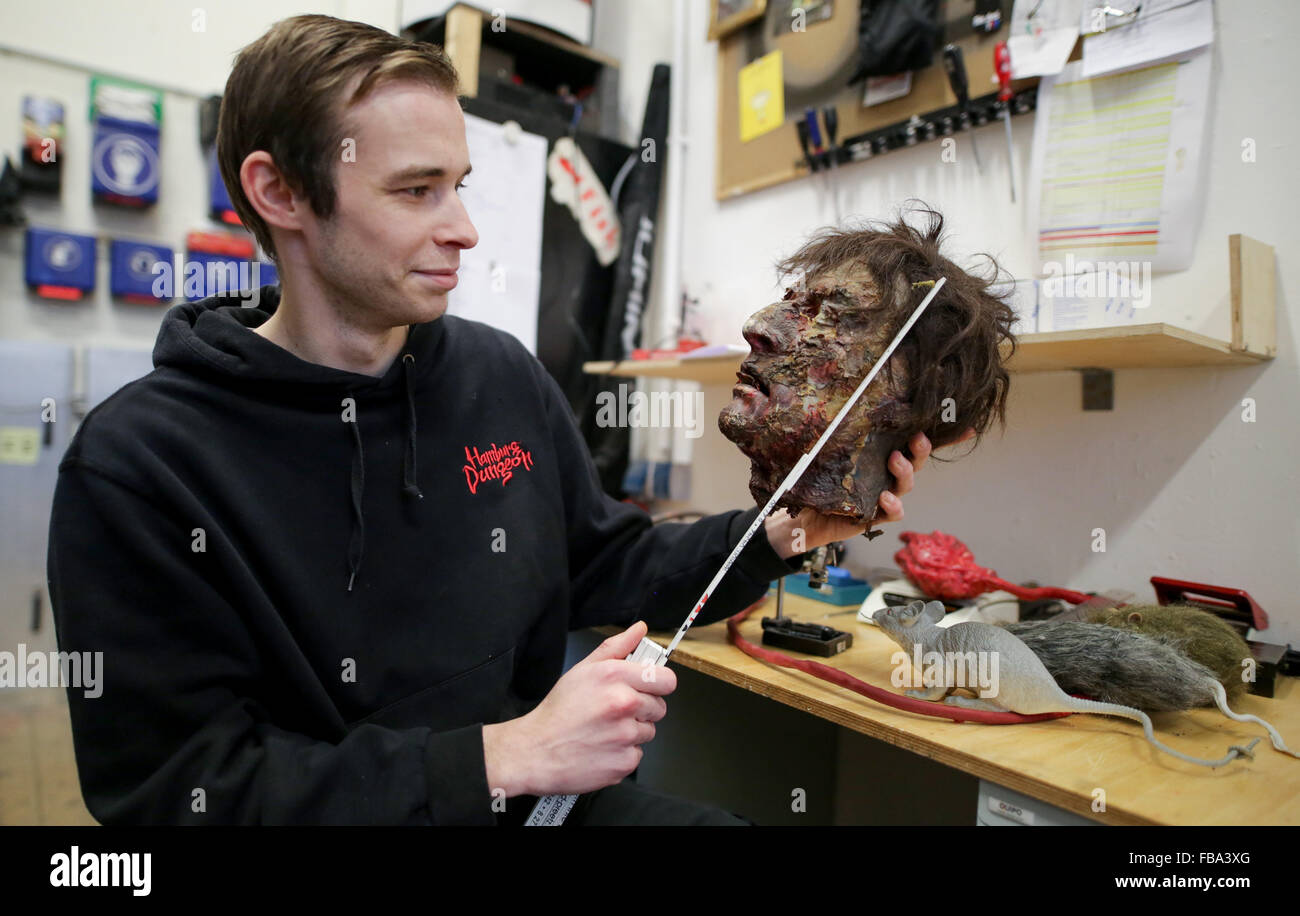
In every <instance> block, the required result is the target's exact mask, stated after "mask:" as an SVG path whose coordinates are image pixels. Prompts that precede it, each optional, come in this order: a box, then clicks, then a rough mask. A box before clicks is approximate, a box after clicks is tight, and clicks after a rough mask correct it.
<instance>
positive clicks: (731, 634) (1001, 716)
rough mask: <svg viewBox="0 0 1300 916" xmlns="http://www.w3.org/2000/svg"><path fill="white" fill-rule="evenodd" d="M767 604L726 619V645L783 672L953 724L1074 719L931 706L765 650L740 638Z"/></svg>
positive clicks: (827, 667)
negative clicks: (743, 627)
mask: <svg viewBox="0 0 1300 916" xmlns="http://www.w3.org/2000/svg"><path fill="white" fill-rule="evenodd" d="M766 601H767V599H766V598H760V599H759V600H758V601H755V602H754V603H753V604H751V605H750V606H749V607H747V608H745V609H744V610H743V611H741V612H740V613H739V614H736V615H735V616H733V617H728V618H727V641H728V642H730V643H731V644H732V645H734V646H735V647H736V648H737V649H739V650H740V651H741V652H744V653H745V654H746V655H748V656H750V657H751V658H756V659H758V660H759V661H763V662H770V663H771V664H773V665H780V666H781V667H783V668H796V669H798V670H799V671H803V672H805V673H806V674H811V675H812V676H813V677H816V678H821V679H822V680H823V681H829V682H830V683H832V684H836V685H838V686H840V687H847V688H848V689H849V690H852V691H853V692H854V693H860V694H862V695H863V696H864V697H867V698H868V699H871V700H875V701H876V702H877V703H881V704H883V705H885V706H891V707H893V708H894V709H901V710H903V711H904V712H915V713H919V714H920V715H923V716H933V717H934V718H936V719H951V720H952V721H954V722H982V723H984V724H985V725H1023V724H1025V723H1027V722H1042V721H1044V720H1046V719H1062V718H1064V717H1065V716H1068V715H1071V714H1070V713H1068V712H1044V713H1038V714H1036V715H1032V716H1026V715H1021V714H1020V713H1018V712H988V711H986V710H983V709H962V708H961V707H960V706H949V705H947V704H945V703H932V702H930V701H929V700H917V699H914V698H912V697H907V696H901V695H899V694H897V693H892V692H890V691H888V690H885V689H884V688H881V687H876V686H874V685H872V684H868V683H867V682H866V681H860V680H858V679H857V678H855V677H854V676H853V675H851V674H847V673H845V672H843V671H841V670H839V669H838V668H832V667H831V666H830V665H823V664H821V663H820V662H810V661H807V660H805V659H801V658H791V657H790V656H788V655H785V654H783V653H781V652H775V651H773V650H772V649H764V648H762V647H760V646H756V645H754V644H753V643H752V642H750V641H749V640H747V639H745V637H743V636H741V635H740V624H741V622H742V621H743V620H745V619H746V618H747V617H749V615H750V614H752V613H753V612H754V611H755V610H757V609H758V608H759V607H760V606H762V605H763V604H764V603H766Z"/></svg>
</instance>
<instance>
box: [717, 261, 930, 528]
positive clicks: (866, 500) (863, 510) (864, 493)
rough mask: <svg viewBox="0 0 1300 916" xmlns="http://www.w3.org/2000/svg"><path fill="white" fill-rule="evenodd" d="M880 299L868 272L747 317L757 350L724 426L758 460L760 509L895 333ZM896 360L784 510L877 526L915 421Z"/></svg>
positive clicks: (809, 289) (754, 479)
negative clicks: (893, 466)
mask: <svg viewBox="0 0 1300 916" xmlns="http://www.w3.org/2000/svg"><path fill="white" fill-rule="evenodd" d="M880 299H881V296H880V292H879V289H878V288H877V287H876V286H875V285H874V283H872V282H871V281H870V280H869V279H865V280H864V278H863V277H862V275H861V273H860V271H859V272H857V273H856V274H855V275H853V276H848V275H839V276H836V275H827V276H823V277H820V278H818V279H817V280H815V281H812V282H809V283H807V284H806V285H805V286H804V287H803V288H802V289H797V290H796V289H789V290H786V294H785V297H784V299H782V301H780V302H777V303H774V304H772V305H769V306H768V307H767V308H764V309H762V310H760V311H758V312H756V313H755V314H754V315H752V316H750V318H749V320H748V321H747V322H745V327H744V330H743V334H744V337H745V340H746V341H747V342H748V343H749V346H750V351H751V352H750V355H749V356H748V357H747V358H746V359H745V361H744V362H743V363H742V364H741V368H740V371H739V372H738V373H737V376H736V377H737V384H736V386H735V388H734V389H733V390H732V396H733V399H732V401H731V403H730V404H728V405H727V406H726V407H725V408H724V409H723V411H722V413H721V414H720V415H719V417H718V426H719V428H720V429H721V430H722V434H723V435H724V436H726V437H727V438H728V439H730V440H731V441H732V442H734V443H735V444H736V445H737V446H739V447H740V450H741V451H742V452H743V453H744V454H745V455H746V456H747V457H748V458H749V459H750V465H751V474H750V481H749V492H750V494H751V495H752V496H753V497H754V500H755V502H756V503H758V504H759V505H766V504H767V501H768V500H769V499H770V498H771V496H772V494H773V493H774V492H775V491H776V488H777V487H778V486H780V484H781V481H782V480H784V479H785V476H786V474H788V473H789V472H790V469H791V468H792V467H794V465H795V462H797V461H798V460H799V458H800V456H802V455H803V454H804V453H805V452H807V451H808V449H810V448H811V447H812V445H813V444H814V443H815V442H816V441H817V438H818V437H819V436H821V434H822V433H823V432H825V431H826V427H827V426H829V425H830V421H831V420H832V419H834V417H835V415H836V414H837V413H838V412H839V410H840V408H841V407H843V405H844V404H845V402H846V401H848V399H849V397H850V396H851V395H852V394H853V391H854V389H856V388H857V386H858V384H859V383H860V382H861V381H862V379H863V378H865V377H866V375H867V373H868V372H869V371H870V370H871V367H872V366H873V365H875V362H876V360H877V359H878V358H879V356H880V354H881V353H883V352H884V350H885V348H886V347H887V346H889V342H890V341H891V340H892V339H893V335H894V334H896V333H897V328H896V327H894V326H893V322H891V321H890V320H888V319H889V318H892V316H890V315H888V314H887V313H886V311H885V310H884V309H883V308H882V305H881V301H880ZM891 364H892V365H890V366H889V367H887V368H886V369H882V370H881V371H880V372H879V373H877V375H876V377H875V378H874V379H873V380H872V382H871V384H870V385H869V386H868V387H867V390H866V391H864V392H863V393H862V397H861V398H859V399H858V402H857V404H855V405H854V407H853V411H852V413H851V414H850V415H849V416H847V417H845V419H844V420H843V422H841V423H840V425H839V427H838V428H837V429H836V431H835V434H834V436H832V438H831V440H830V441H829V442H827V443H826V445H825V447H824V448H823V449H822V450H821V452H820V453H819V455H818V457H817V459H816V460H815V461H814V462H813V463H812V465H811V466H810V467H809V468H808V469H807V470H806V471H804V474H803V477H802V478H801V479H800V481H799V483H797V484H796V485H795V486H794V488H793V489H791V490H790V491H789V492H787V493H786V494H785V495H784V496H783V497H782V498H781V500H780V502H779V503H778V504H777V505H778V506H787V507H789V508H790V510H791V511H792V512H795V511H798V510H799V509H800V508H803V507H805V506H809V507H812V508H813V509H816V510H817V511H818V512H820V513H822V514H824V515H835V516H840V517H843V518H847V519H851V520H853V521H854V522H857V523H863V524H867V525H868V527H870V522H871V519H872V518H874V517H875V514H876V507H877V505H878V502H879V499H880V494H881V492H882V491H884V490H885V489H888V488H889V487H890V486H892V485H893V483H894V479H893V476H892V475H891V474H890V473H889V469H888V467H887V461H888V459H889V456H890V454H891V453H892V452H893V451H894V449H899V450H900V451H903V450H905V448H906V440H907V430H906V425H907V421H908V420H909V418H910V414H909V407H908V404H907V403H906V401H905V400H903V399H902V396H901V394H900V393H905V392H906V391H907V379H906V377H905V372H904V368H903V364H902V362H901V360H899V359H898V357H897V356H895V357H893V358H892V359H891ZM877 533H878V532H877ZM868 536H869V537H870V536H872V535H871V534H868Z"/></svg>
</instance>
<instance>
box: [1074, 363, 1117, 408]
mask: <svg viewBox="0 0 1300 916" xmlns="http://www.w3.org/2000/svg"><path fill="white" fill-rule="evenodd" d="M1078 372H1079V373H1080V374H1081V376H1082V378H1083V409H1084V410H1114V409H1115V372H1114V370H1113V369H1094V368H1091V367H1088V368H1080V369H1079V370H1078Z"/></svg>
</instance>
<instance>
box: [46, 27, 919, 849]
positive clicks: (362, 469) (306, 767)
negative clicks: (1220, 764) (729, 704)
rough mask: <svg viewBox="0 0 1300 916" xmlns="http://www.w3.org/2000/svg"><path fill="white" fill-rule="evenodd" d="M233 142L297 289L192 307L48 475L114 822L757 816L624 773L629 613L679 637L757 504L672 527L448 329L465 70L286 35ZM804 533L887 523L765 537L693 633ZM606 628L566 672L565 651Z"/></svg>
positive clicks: (472, 340)
mask: <svg viewBox="0 0 1300 916" xmlns="http://www.w3.org/2000/svg"><path fill="white" fill-rule="evenodd" d="M218 158H219V161H220V164H221V169H222V176H223V178H224V179H225V183H226V186H227V187H228V188H229V189H230V192H231V197H232V200H233V202H234V205H235V208H236V210H237V211H238V212H239V215H240V217H241V219H242V220H243V222H244V224H245V225H246V226H247V227H248V228H249V229H250V230H251V231H252V232H253V234H254V235H255V236H256V237H257V239H258V241H259V242H260V243H261V245H262V247H263V248H264V249H265V250H266V251H267V253H268V254H270V255H271V256H272V257H273V258H274V259H275V261H276V263H277V265H278V267H279V272H280V277H281V286H280V289H279V290H276V289H274V288H270V287H268V288H265V289H263V290H262V291H261V294H260V298H261V302H260V304H259V306H258V307H256V308H240V307H238V306H237V305H230V304H228V302H229V300H226V301H225V302H223V300H221V299H215V298H214V299H208V300H205V301H203V302H200V303H197V304H185V305H178V306H176V307H174V308H173V309H171V310H170V311H169V312H168V314H167V315H166V317H165V319H164V321H163V326H162V329H161V331H160V333H159V335H158V341H157V345H156V347H155V351H154V362H155V365H156V367H157V368H156V369H155V371H154V372H152V373H151V374H150V375H148V376H146V377H145V378H143V379H141V380H139V381H137V382H135V383H133V384H131V385H128V386H126V387H125V388H123V389H122V390H121V391H120V392H118V393H117V394H116V395H115V396H113V397H112V398H110V399H109V400H108V401H106V402H105V403H104V404H102V405H101V406H100V407H99V408H97V409H96V410H95V411H93V412H92V413H91V414H90V415H89V416H88V417H87V418H86V419H85V421H84V422H83V424H82V426H81V429H80V430H79V432H78V434H77V436H76V438H75V440H74V442H73V443H72V444H71V446H70V447H69V450H68V454H67V456H66V458H65V459H64V461H63V463H62V465H61V467H60V476H59V483H58V488H57V492H56V495H55V504H54V511H53V515H52V519H51V531H50V553H49V577H50V589H51V595H52V597H53V602H54V611H55V616H56V623H57V627H58V635H59V641H60V645H61V648H62V649H63V650H65V651H72V650H93V651H103V652H104V656H103V658H104V662H103V683H104V687H103V692H102V696H101V697H99V698H97V699H93V700H91V699H86V698H84V697H83V696H81V694H80V692H78V691H69V701H70V704H71V712H72V723H73V735H74V739H75V746H76V752H77V762H78V769H79V773H80V779H81V785H82V791H83V795H84V797H85V800H86V804H87V806H88V807H89V809H90V811H91V813H92V814H94V815H95V817H96V818H97V819H99V820H100V821H102V822H104V823H109V824H119V823H198V824H201V823H386V824H493V823H519V822H520V821H522V819H523V818H524V817H525V816H526V815H527V813H528V811H529V809H530V808H531V806H532V803H533V800H534V798H535V797H536V796H541V795H546V794H551V793H594V794H589V795H588V796H586V801H585V802H583V803H582V804H581V805H580V808H579V809H577V810H575V812H574V815H573V819H574V821H575V822H578V823H583V822H586V823H595V822H611V821H613V822H620V821H621V822H627V821H629V820H631V821H642V822H646V821H687V822H710V823H725V822H731V823H736V822H737V821H736V820H735V819H734V818H730V817H729V816H727V815H725V813H724V812H721V811H717V810H716V809H706V808H701V807H699V806H691V805H687V804H686V803H684V802H677V801H675V800H672V799H667V798H666V797H660V796H656V795H654V794H652V793H646V792H644V791H643V790H640V789H638V788H636V787H635V786H634V785H631V784H626V783H625V784H620V780H623V779H624V777H626V776H627V775H628V774H629V773H631V772H632V771H633V770H634V769H635V768H636V766H637V764H638V762H639V761H640V759H641V745H643V744H644V743H645V742H647V741H649V740H651V739H652V738H653V737H654V733H655V726H654V723H655V722H657V721H658V720H659V719H661V718H662V717H663V716H664V714H665V711H666V705H665V701H664V699H663V697H664V696H666V695H668V694H670V693H672V691H673V689H674V688H675V686H676V678H675V675H674V674H673V672H672V671H671V670H670V669H657V670H656V674H655V677H654V678H653V679H652V680H649V681H647V680H645V679H643V678H642V669H641V668H640V666H638V665H637V664H636V663H633V662H628V661H625V660H624V656H626V655H627V653H629V652H630V651H631V650H632V649H633V648H635V646H636V645H637V643H638V641H639V640H640V637H641V635H642V634H643V633H644V632H645V631H646V626H645V623H642V622H641V621H646V622H648V623H649V624H651V625H652V626H653V627H656V628H673V627H675V626H676V625H678V624H679V623H680V621H681V620H682V618H683V617H684V616H685V614H686V613H687V612H688V611H689V610H690V608H691V606H692V604H693V602H694V601H695V600H696V598H698V596H699V594H700V592H701V591H702V590H703V588H704V586H705V585H706V584H707V582H708V579H709V578H710V577H711V576H712V574H713V573H714V572H715V571H716V570H717V568H718V567H719V565H720V564H721V563H722V561H723V559H724V558H725V557H726V555H727V554H728V553H729V552H730V550H731V549H732V547H733V546H734V545H735V544H736V543H737V542H738V540H739V538H740V536H741V534H742V533H743V532H744V530H745V529H746V528H747V527H748V525H749V524H750V523H751V522H752V521H753V519H754V518H755V516H756V513H757V511H758V510H757V509H755V508H751V509H749V510H746V511H734V512H728V513H723V514H721V515H716V516H711V517H709V518H706V519H703V520H701V521H699V522H697V523H696V524H693V525H663V526H657V527H653V528H652V527H651V525H650V521H649V518H648V517H647V515H646V514H645V513H644V512H642V511H641V510H639V509H637V508H635V507H633V506H630V505H626V504H622V503H619V502H617V501H615V500H613V499H611V498H609V497H608V496H606V495H605V494H603V493H602V492H601V491H600V488H599V485H598V482H597V477H596V473H595V469H594V466H593V464H592V462H591V458H590V455H589V453H588V452H587V450H586V448H585V445H584V443H583V442H582V440H581V438H580V436H579V433H578V432H577V430H576V427H575V425H574V422H573V418H572V415H571V413H570V411H569V409H568V406H567V403H566V401H565V400H564V398H563V396H562V395H561V393H560V391H559V388H558V386H557V385H556V384H555V383H554V382H553V381H552V380H551V378H550V377H549V376H548V375H547V374H546V372H545V371H544V370H543V368H542V367H541V365H540V363H538V362H537V360H536V359H535V358H533V357H532V356H531V355H530V354H529V353H528V352H527V351H526V350H525V349H524V348H523V346H522V345H520V344H519V343H518V342H517V341H516V340H515V339H514V338H512V337H510V336H509V335H506V334H504V333H501V332H498V331H496V330H493V329H491V328H489V327H488V326H486V325H483V324H479V323H476V322H472V321H465V320H460V319H457V318H455V317H453V316H445V315H444V314H443V313H444V311H445V309H446V295H447V291H448V290H449V289H451V288H452V287H454V286H455V283H456V279H455V271H456V269H457V266H458V264H459V255H460V252H461V250H463V249H466V248H471V247H473V246H474V244H475V243H476V241H477V236H476V234H475V231H474V227H473V225H472V224H471V222H470V219H469V216H468V214H467V213H466V211H465V209H464V207H463V206H462V205H461V203H460V200H459V198H458V196H457V193H456V191H457V188H458V186H459V185H460V183H461V182H462V180H463V179H464V178H465V177H466V176H467V175H469V173H470V163H469V159H468V150H467V148H466V142H465V127H464V118H463V115H462V113H461V110H460V107H459V104H458V101H457V98H456V74H455V71H454V70H453V68H452V66H451V64H450V63H449V61H448V60H447V59H446V57H445V56H444V55H443V54H442V52H441V51H440V50H439V49H437V48H435V47H432V46H429V45H419V44H415V43H412V42H409V41H405V40H402V39H399V38H395V37H393V36H391V35H389V34H387V33H385V32H382V31H380V30H377V29H373V28H371V27H368V26H365V25H362V24H359V23H352V22H343V21H339V20H335V19H331V18H328V17H323V16H300V17H295V18H293V19H288V20H284V21H282V22H279V23H277V24H276V25H275V26H274V27H273V28H272V29H271V30H270V31H269V32H268V33H267V34H266V35H265V36H263V37H262V38H260V39H259V40H258V41H256V42H254V43H253V44H252V45H250V46H248V47H247V48H245V49H244V50H243V51H242V52H241V53H240V55H239V57H238V60H237V61H236V63H235V66H234V69H233V71H232V73H231V76H230V79H229V81H228V83H227V86H226V92H225V95H224V97H223V103H222V110H221V116H220V127H219V139H218ZM483 177H484V180H491V176H483ZM914 454H915V455H916V458H917V464H918V465H919V464H921V463H922V462H923V461H924V460H925V458H926V455H927V454H928V443H926V442H925V441H923V440H921V439H918V440H917V442H916V443H914ZM892 468H893V470H894V473H895V474H896V475H897V478H898V484H899V485H898V487H897V489H898V492H899V493H900V494H902V493H905V492H907V491H908V490H909V489H910V488H911V483H912V471H913V467H912V465H911V464H909V463H908V462H907V461H906V460H904V459H903V458H902V456H901V455H898V454H896V455H895V463H894V464H893V465H892ZM882 508H883V509H884V510H885V512H886V514H887V516H888V519H889V520H896V519H898V518H901V516H902V510H901V507H900V505H899V504H898V501H897V498H896V497H891V498H886V499H884V500H883V502H882ZM796 526H801V527H802V528H803V529H804V533H805V545H804V546H805V547H806V548H811V547H813V546H816V545H819V544H823V543H827V542H829V541H832V540H838V539H842V538H845V537H849V536H852V535H854V534H857V533H860V532H861V531H862V530H863V529H862V527H861V526H856V527H854V526H851V525H846V524H844V523H842V522H836V521H834V520H830V519H823V518H819V517H816V516H811V515H809V516H801V517H800V518H799V519H798V520H795V519H791V518H788V517H786V516H785V515H784V514H782V515H781V517H780V518H778V519H768V521H767V524H766V528H765V531H764V532H762V533H760V534H759V535H758V536H756V537H755V538H754V539H753V541H751V543H750V545H749V546H748V547H747V548H746V550H745V551H744V553H743V554H742V555H741V557H740V558H739V560H738V562H737V563H736V565H735V567H734V568H733V570H732V571H731V573H730V574H729V575H728V577H727V579H726V580H725V581H724V583H723V584H722V585H721V586H720V587H719V589H718V591H717V593H716V594H715V596H714V597H713V599H712V600H711V601H710V603H709V605H708V608H707V612H706V614H702V615H701V620H700V622H701V623H708V622H710V621H712V620H717V619H720V618H722V617H723V616H726V615H728V614H731V613H734V612H735V611H737V610H739V609H741V608H743V607H744V606H746V605H748V604H749V603H751V602H753V601H754V600H756V599H757V598H759V597H760V596H761V595H762V594H763V593H764V592H765V590H766V589H767V587H768V584H769V582H770V580H772V579H773V578H776V577H779V576H781V575H784V574H786V573H788V572H790V571H792V570H793V569H796V568H797V566H798V559H799V558H798V557H795V556H794V549H793V539H794V533H795V532H794V528H795V527H796ZM611 623H617V624H619V625H621V626H627V627H628V629H626V630H625V631H624V632H623V633H621V634H620V635H618V636H616V637H613V638H611V639H609V640H606V642H605V643H604V644H603V645H601V646H600V647H599V648H598V649H597V650H596V651H595V652H594V653H592V654H591V655H590V656H589V657H587V658H586V659H584V660H583V661H581V662H580V663H579V664H577V665H576V666H575V667H574V668H572V669H571V670H570V671H568V672H567V673H565V674H564V675H563V677H561V668H562V662H563V656H564V646H565V637H566V634H567V632H568V631H569V630H571V629H575V628H579V627H588V626H592V625H596V624H611ZM606 787H609V788H606ZM602 789H603V791H597V790H602ZM503 807H504V811H503V810H502V808H503Z"/></svg>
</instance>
